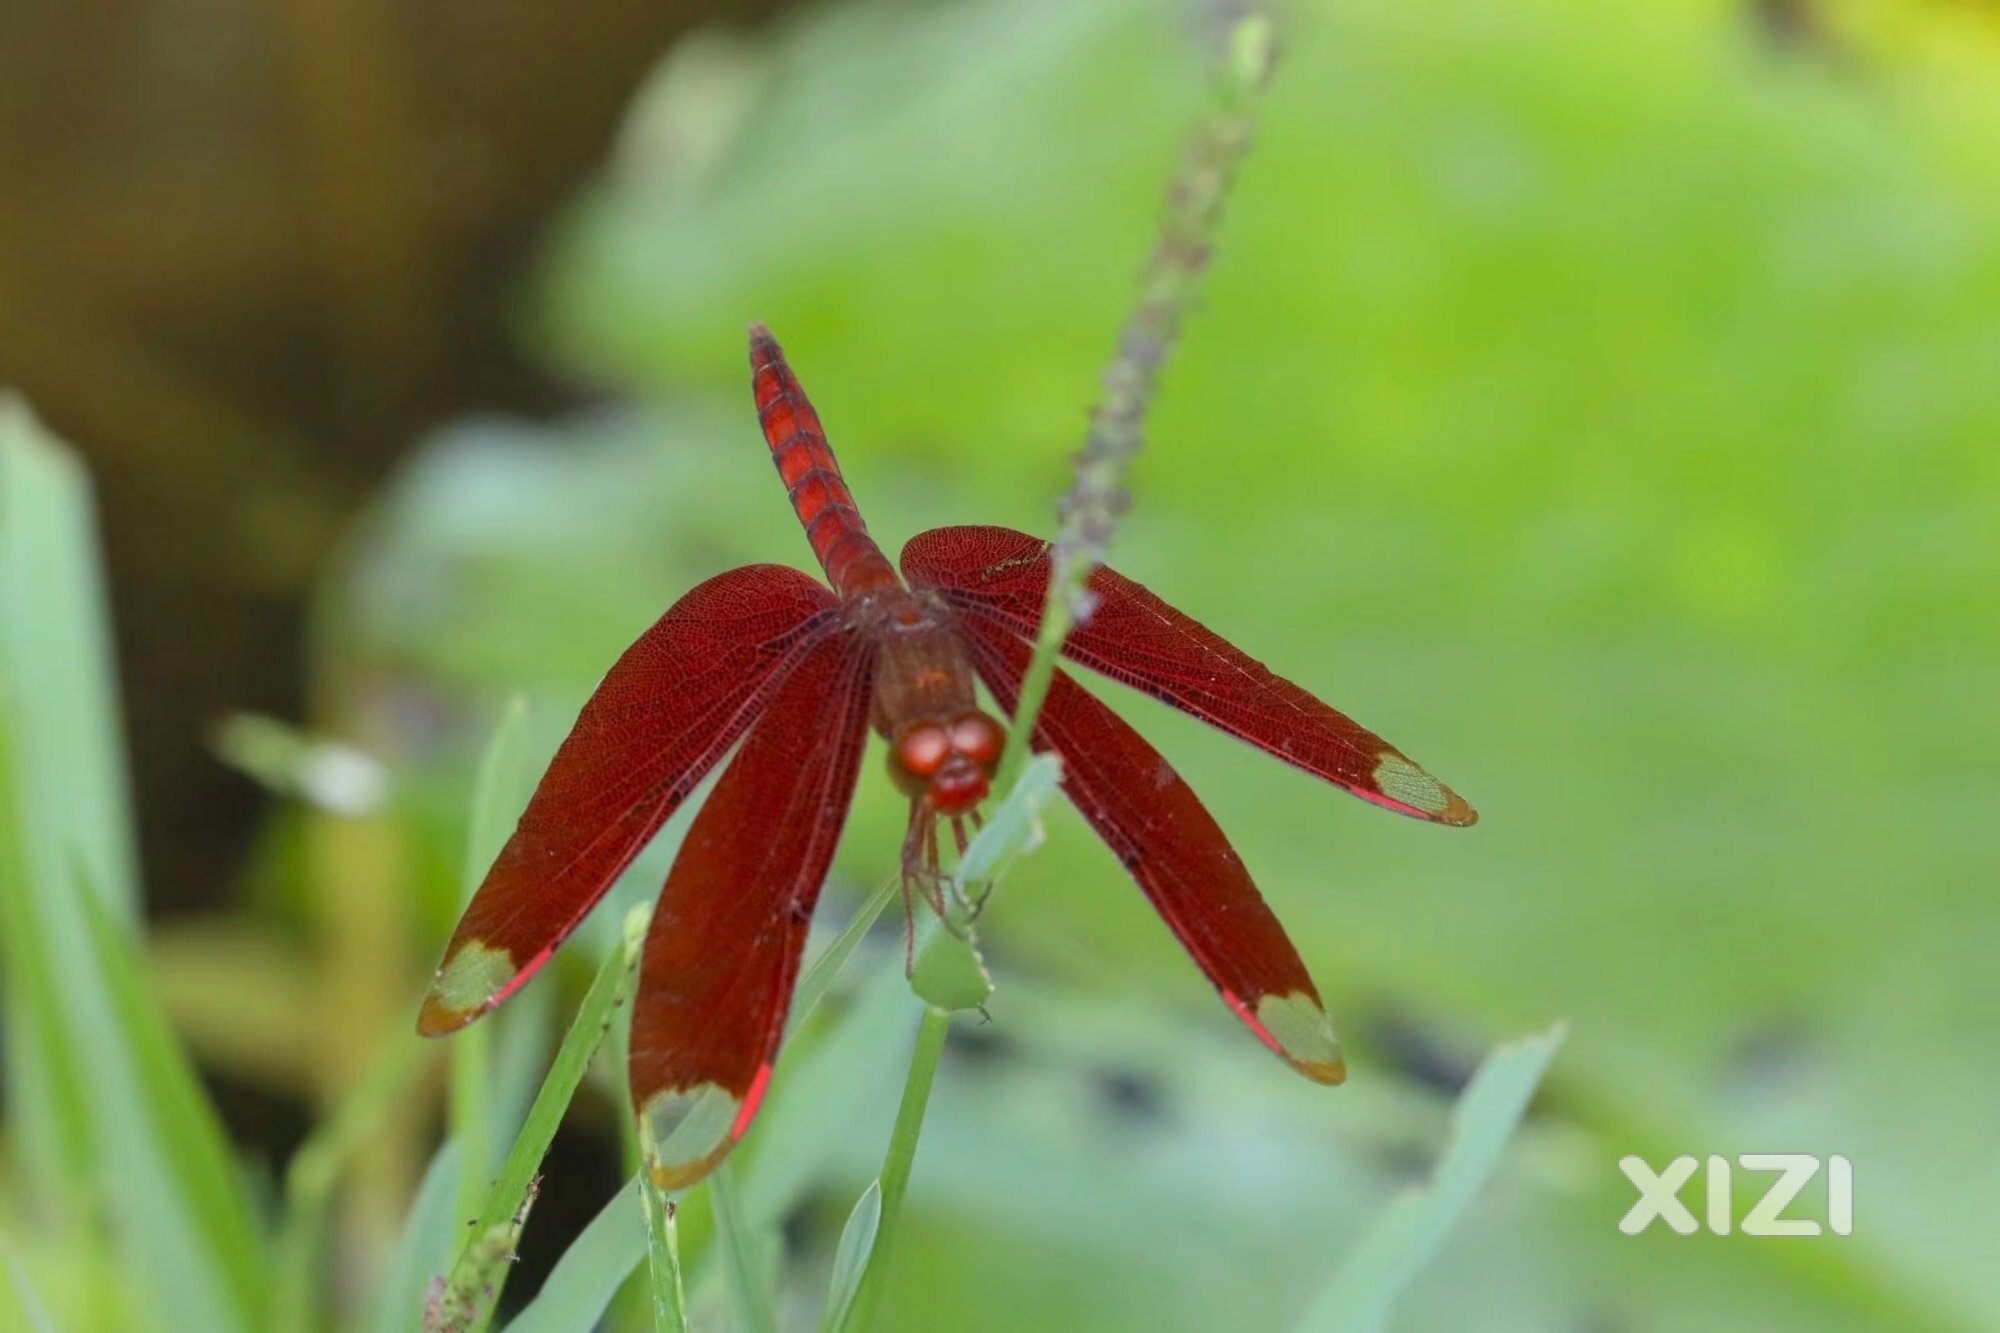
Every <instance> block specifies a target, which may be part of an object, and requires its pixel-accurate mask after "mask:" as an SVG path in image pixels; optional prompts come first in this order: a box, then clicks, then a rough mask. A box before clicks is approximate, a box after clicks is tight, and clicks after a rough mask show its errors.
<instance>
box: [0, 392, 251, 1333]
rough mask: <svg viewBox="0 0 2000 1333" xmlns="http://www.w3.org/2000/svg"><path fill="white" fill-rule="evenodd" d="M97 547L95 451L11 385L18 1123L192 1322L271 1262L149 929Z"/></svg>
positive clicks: (6, 674) (2, 794)
mask: <svg viewBox="0 0 2000 1333" xmlns="http://www.w3.org/2000/svg"><path fill="white" fill-rule="evenodd" d="M95 552H96V532H95V526H94V523H93V521H92V517H91V512H90V501H89V491H88V487H87V485H86V483H85V480H84V476H83V473H82V470H81V469H80V468H79V467H78V466H77V463H76V460H75V459H74V457H73V456H72V455H71V454H70V453H69V451H68V450H67V449H65V448H64V447H63V446H62V445H60V444H59V443H57V442H56V441H55V440H53V439H52V438H50V437H49V436H48V434H47V433H46V432H45V431H43V430H42V429H41V427H40V425H39V424H38V423H37V422H36V421H35V420H34V418H33V417H32V416H31V415H30V414H29V413H28V411H27V409H26V408H25V406H23V405H22V404H21V403H20V402H19V401H18V400H17V399H13V398H11V397H6V396H0V953H4V961H5V963H6V965H7V966H6V969H5V971H6V985H7V1001H8V1003H7V1006H6V1008H7V1011H8V1013H7V1022H8V1033H7V1036H8V1041H7V1043H6V1046H7V1058H8V1060H9V1062H10V1063H9V1069H8V1074H9V1077H8V1079H7V1085H8V1090H9V1098H10V1101H9V1113H10V1121H11V1122H12V1123H11V1125H10V1128H13V1129H14V1130H15V1132H16V1133H18V1134H19V1136H20V1139H21V1143H22V1145H23V1151H22V1152H21V1153H19V1154H17V1156H18V1157H20V1158H26V1159H28V1160H29V1161H30V1162H31V1163H32V1164H33V1165H32V1166H31V1167H30V1170H31V1171H32V1172H33V1173H34V1175H33V1177H32V1178H33V1179H34V1180H35V1183H36V1185H37V1186H38V1187H40V1188H41V1189H42V1190H43V1191H44V1192H45V1193H53V1194H55V1195H56V1196H57V1198H58V1199H60V1201H61V1202H62V1203H63V1204H66V1205H68V1207H67V1208H64V1209H59V1210H57V1212H56V1213H55V1215H56V1216H64V1215H67V1216H69V1217H71V1218H78V1217H80V1214H81V1210H79V1209H78V1205H80V1204H84V1203H86V1202H89V1203H90V1204H92V1205H93V1206H94V1208H95V1210H96V1211H97V1213H98V1214H99V1215H101V1216H107V1217H115V1218H117V1219H118V1221H119V1223H120V1224H119V1225H118V1226H117V1227H115V1228H113V1229H112V1231H111V1236H112V1244H113V1246H114V1247H115V1250H116V1252H117V1254H118V1255H119V1257H120V1259H121V1260H122V1262H121V1263H120V1264H118V1265H117V1270H116V1271H118V1273H119V1275H120V1276H121V1277H123V1278H126V1279H127V1280H128V1281H129V1282H130V1284H131V1287H130V1296H131V1299H130V1300H129V1301H128V1302H127V1304H128V1306H129V1307H130V1308H132V1309H134V1310H138V1311H141V1312H143V1314H144V1315H145V1316H146V1317H150V1318H152V1319H155V1320H158V1321H160V1322H162V1323H165V1322H167V1321H169V1320H171V1321H173V1322H174V1323H175V1324H177V1325H179V1326H183V1327H191V1326H198V1327H202V1328H214V1329H217V1330H224V1331H225V1333H226V1331H227V1330H231V1329H249V1328H257V1327H261V1326H262V1317H263V1314H264V1308H265V1300H266V1289H265V1283H266V1280H267V1267H268V1265H267V1264H266V1262H265V1256H264V1254H263V1249H262V1246H261V1244H260V1243H259V1240H258V1237H257V1234H256V1230H255V1226H254V1223H253V1222H252V1220H251V1217H252V1215H251V1209H250V1206H249V1201H248V1199H247V1197H246V1196H245V1193H244V1189H243V1182H242V1180H241V1178H240V1176H239V1174H238V1171H237V1167H236V1163H235V1161H234V1159H233V1157H232V1156H231V1153H230V1150H229V1146H228V1141H227V1138H226V1136H225V1135H224V1134H223V1132H222V1128H221V1125H220V1123H219V1122H218V1121H217V1119H216V1116H215V1113H214V1108H213V1107H212V1106H210V1105H209V1103H208V1101H207V1099H206V1097H205V1095H204V1094H203V1092H202V1089H201V1085H200V1083H199V1081H198V1080H197V1079H196V1078H195V1075H194V1071H193V1069H192V1067H191V1066H190V1064H189V1063H188V1061H187V1058H186V1055H185V1054H184V1053H183V1052H182V1050H181V1048H180V1046H179V1044H178V1042H177V1041H176V1039H175V1037H174V1035H173V1033H172V1031H171V1030H170V1029H169V1027H168V1026H167V1023H166V1020H165V1018H164V1017H163V1016H162V1014H161V1012H160V1010H159V1008H158V1006H157V1005H156V1004H155V1003H154V1001H153V999H152V997H151V995H150V994H149V991H148V987H147V984H146V979H145V971H144V966H143V964H142V962H141V960H140V955H139V950H138V948H137V947H136V943H135V941H134V937H133V931H134V922H135V920H136V916H137V912H136V902H137V893H136V889H135V887H134V883H133V873H132V866H133V864H134V857H133V853H132V839H131V827H130V816H129V811H128V810H127V808H126V803H125V790H126V782H125V774H124V767H123V763H122V761H121V758H120V753H119V747H118V741H117V736H118V733H119V730H120V727H119V722H118V715H117V707H116V702H115V691H114V689H113V686H112V677H111V668H110V656H109V650H108V642H107V640H108V634H107V632H106V630H105V626H106V624H107V623H108V615H107V613H106V609H105V602H104V595H103V591H102V588H101V586H100V580H99V577H98V569H97V561H96V554H95ZM24 1058H26V1059H27V1060H29V1061H30V1062H31V1063H32V1065H33V1067H32V1068H29V1067H24V1066H23V1065H21V1064H20V1063H18V1062H19V1061H21V1060H23V1059H24ZM51 1202H54V1200H52V1201H51ZM78 1229H79V1232H86V1231H88V1230H89V1227H88V1224H87V1223H81V1222H80V1223H79V1227H78ZM86 1243H89V1242H88V1241H86Z"/></svg>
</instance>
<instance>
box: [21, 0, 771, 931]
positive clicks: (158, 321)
mask: <svg viewBox="0 0 2000 1333" xmlns="http://www.w3.org/2000/svg"><path fill="white" fill-rule="evenodd" d="M782 3H783V0H567V2H566V3H562V4H554V3H549V0H482V3H479V4H455V3H449V2H447V0H165V2H164V3H160V2H157V0H156V2H154V3H145V2H144V0H0V383H11V384H13V385H15V386H16V387H18V388H20V389H21V390H23V391H24V392H25V393H26V394H27V395H28V396H29V398H30V399H31V400H32V401H33V402H34V403H35V405H36V407H37V409H38V410H39V412H40V413H41V414H42V416H43V417H44V418H45V419H46V420H47V421H48V422H49V423H50V424H51V425H52V426H53V427H54V428H55V429H56V430H57V431H58V432H60V433H62V434H63V435H65V436H66V437H67V438H69V440H70V441H71V442H72V443H74V444H75V445H76V446H77V447H78V448H80V449H81V450H82V451H83V452H84V454H85V455H86V457H87V458H88V459H89V460H90V462H91V465H92V468H93V470H94V472H95V474H96V478H97V485H98V490H99V503H100V512H101V519H102V522H103V525H104V530H105V536H106V542H107V545H108V548H109V555H110V561H111V581H112V591H113V599H114V605H115V610H116V615H117V621H118V624H117V633H118V643H119V658H120V661H119V666H120V671H121V674H122V678H123V680H124V682H125V702H126V707H127V719H128V728H129V731H130V733H131V740H132V747H133V752H134V764H135V773H134V780H135V783H136V785H137V787H138V792H137V798H138V808H139V811H140V818H141V829H140V832H141V837H142V841H143V848H144V854H145V858H146V870H147V875H148V880H147V882H148V887H149V895H150V898H151V901H152V903H153V905H154V906H155V907H156V908H164V909H166V910H168V911H174V910H182V909H186V908H188V907H191V906H198V905H200V904H203V903H209V902H213V901H215V899H216V897H217V896H218V895H219V894H221V893H222V892H223V891H224V890H225V888H226V885H227V882H228V880H229V877H230V875H231V872H232V869H233V867H234V864H235V861H236V858H237V857H238V855H239V854H240V851H241V848H242V844H243V842H244V839H245V838H246V837H247V835H248V833H249V830H250V828H251V826H252V823H253V821H254V819H255V817H256V815H257V811H258V804H259V797H258V795H257V793H256V791H255V790H254V789H253V788H252V787H251V786H250V784H249V783H248V782H246V781H244V780H242V779H240V778H238V777H237V776H235V775H233V774H231V773H229V772H227V771H225V770H224V769H222V768H221V767H220V766H219V765H218V764H217V763H216V762H215V761H214V760H213V759H212V758H211V757H210V755H209V753H208V751H207V748H206V744H205V737H206V734H207V731H208V729H209V727H210V726H211V725H212V724H213V722H214V721H215V719H216V718H217V717H219V716H221V715H222V714H224V713H227V712H230V711H233V710H238V709H256V710H263V711H269V712H272V713H276V714H278V715H280V716H284V717H297V716H299V714H300V711H301V708H302V702H303V701H302V695H303V693H304V689H305V685H306V682H305V680H304V661H303V653H302V632H303V626H304V618H305V617H304V612H305V608H306V602H307V598H308V597H309V595H310V592H311V586H312V581H313V579H314V577H315V575H316V573H317V572H318V570H319V568H320V564H321V561H322V559H323V557H324V556H325V555H326V553H327V551H328V549H329V547H330V544H331V543H332V542H333V541H334V540H335V539H336V538H337V536H338V534H339V532H340V531H341V528H342V526H343V524H344V523H345V521H346V520H347V519H348V517H349V516H350V515H351V514H352V513H353V511H354V509H355V508H356V506H357V505H359V504H360V503H361V501H362V500H363V498H364V497H365V496H366V495H367V494H368V492H369V489H370V488H371V486H373V485H374V484H375V483H376V482H377V481H378V480H379V479H380V478H381V476H382V475H383V474H384V472H385V471H386V470H387V469H388V467H389V466H390V464H391V463H392V461H393V460H394V459H395V457H396V456H397V454H398V453H399V452H400V451H402V450H403V449H405V448H406V447H407V446H408V445H409V443H410V442H411V440H412V439H413V438H414V437H415V436H416V435H418V434H419V433H420V432H421V431H422V430H423V429H424V428H425V427H426V426H427V425H429V424H432V423H435V422H437V421H440V420H442V419H444V418H447V417H449V416H451V415H453V414H455V413H457V412H459V411H461V410H464V409H466V408H468V407H471V406H475V405H477V406H482V407H498V408H503V409H510V410H515V411H528V412H533V411H537V410H545V409H547V408H548V407H550V406H552V405H554V404H556V403H559V402H560V401H561V397H562V394H561V389H560V386H557V385H554V384H551V383H549V382H548V381H546V380H545V379H544V378H543V377H541V376H539V375H538V374H537V373H536V371H535V369H534V368H533V367H532V366H530V365H528V364H526V363H525V362H524V361H523V359H522V358H521V356H520V354H519V353H518V351H517V350H516V349H515V347H514V346H513V344H512V342H511V340H510V331H509V328H508V320H507V310H508V302H509V298H510V296H511V294H512V293H513V291H514V289H515V287H516V285H517V283H518V281H519V279H520V277H521V275H522V273H523V272H524V270H525V268H526V267H527V265H528V264H529V263H530V262H531V260H532V258H533V255H534V252H535V247H536V243H537V240H538V237H539V236H540V234H541V232H542V229H543V227H544V224H545V223H546V222H547V220H548V219H549V218H550V216H551V214H552V212H553V211H554V210H555V209H556V208H557V207H558V206H559V205H560V204H561V203H562V201H563V200H564V198H565V197H566V196H567V195H568V194H569V192H570V191H571V190H572V189H573V188H574V187H575V186H576V185H577V184H578V183H579V182H580V181H581V180H583V179H584V178H585V177H586V176H587V175H588V173H589V172H590V171H591V169H592V166H593V164H594V163H595V162H596V161H597V160H598V158H599V157H600V156H601V154H602V153H603V151H604V149H605V147H606V145H607V142H608V140H609V138H610V136H611V134H612V133H613V132H614V130H615V128H616V125H617V122H618V117H619V113H620V111H621V109H622V108H623V106H624V105H625V103H626V101H627V99H628V98H629V97H630V95H631V93H632V91H633V89H634V88H635V86H636V85H637V84H638V82H639V81H640V80H641V78H642V77H643V76H644V75H645V73H646V72H647V70H648V69H649V68H650V67H651V66H652V64H653V63H654V61H655V60H656V59H657V58H658V57H659V56H660V54H661V53H662V52H663V51H664V50H665V49H666V48H667V47H668V46H669V45H670V44H671V43H672V42H673V40H674V39H675V38H676V37H677V36H679V35H681V34H683V33H685V32H687V31H689V30H691V29H693V28H696V27H699V26H703V25H707V24H714V23H730V24H739V25H740V24H745V23H751V22H756V21H759V20H762V19H764V18H766V17H768V15H769V14H770V13H771V12H772V11H774V10H776V9H778V8H779V7H780V6H781V5H782Z"/></svg>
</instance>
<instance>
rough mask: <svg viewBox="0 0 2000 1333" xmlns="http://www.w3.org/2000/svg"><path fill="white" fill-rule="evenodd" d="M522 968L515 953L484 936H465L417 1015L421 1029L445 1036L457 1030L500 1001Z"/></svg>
mask: <svg viewBox="0 0 2000 1333" xmlns="http://www.w3.org/2000/svg"><path fill="white" fill-rule="evenodd" d="M521 976H522V969H521V968H520V966H519V965H518V964H516V963H515V962H514V955H513V954H511V953H509V952H508V951H507V950H505V949H496V948H494V947H493V946H491V945H489V944H487V943H486V942H485V941H484V940H465V941H463V942H462V943H460V944H459V945H457V946H456V947H455V948H453V949H452V951H451V952H450V953H448V954H446V955H445V960H444V963H443V965H442V966H440V967H439V968H438V970H437V976H436V977H435V978H433V979H432V981H431V989H430V993H429V994H428V995H426V996H424V1007H423V1009H422V1011H421V1012H419V1013H418V1015H417V1032H418V1033H419V1034H420V1035H422V1036H426V1037H442V1036H444V1035H445V1034H446V1033H447V1032H456V1031H458V1030H459V1029H460V1028H462V1027H464V1026H465V1025H466V1024H467V1023H470V1022H471V1021H472V1020H473V1019H475V1018H478V1017H479V1016H480V1015H481V1014H483V1013H485V1012H486V1011H487V1010H488V1009H491V1008H492V1007H493V1006H494V1005H496V1004H498V1003H499V1002H500V1000H501V999H502V998H503V997H504V996H505V995H506V993H507V990H508V987H510V986H512V985H515V984H518V980H517V979H519V978H521Z"/></svg>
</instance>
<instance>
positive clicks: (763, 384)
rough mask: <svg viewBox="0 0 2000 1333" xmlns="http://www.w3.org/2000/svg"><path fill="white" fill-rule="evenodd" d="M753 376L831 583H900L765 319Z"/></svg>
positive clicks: (754, 339) (858, 586) (795, 503)
mask: <svg viewBox="0 0 2000 1333" xmlns="http://www.w3.org/2000/svg"><path fill="white" fill-rule="evenodd" d="M750 375H751V390H752V392H753V393H754V394H755V395H756V398H757V421H758V424H760V425H761V426H762V427H763V429H764V441H765V443H767V444H769V445H770V446H771V461H772V462H773V463H775V464H777V467H778V475H779V476H780V477H782V478H783V479H784V482H785V492H786V494H788V495H789V496H790V497H791V501H792V512H793V513H795V514H797V515H798V516H799V522H800V523H801V524H803V525H804V526H805V530H806V540H807V541H809V542H811V543H812V548H813V554H814V555H815V556H817V557H819V564H820V568H821V569H824V570H825V571H826V578H827V582H829V583H831V584H832V585H833V590H834V591H835V592H837V593H839V594H840V595H841V596H842V597H843V598H845V597H850V596H853V595H856V594H859V593H864V592H869V591H872V590H875V589H878V588H894V587H900V586H901V584H902V580H900V579H898V578H897V577H896V570H895V567H894V566H893V565H891V564H890V563H889V558H888V557H887V556H885V555H883V554H882V548H881V547H879V546H877V545H876V544H875V539H874V538H873V537H871V536H869V535H868V525H867V523H865V522H863V521H862V518H861V510H860V508H859V507H858V506H857V505H856V504H855V503H854V493H853V492H852V491H850V490H848V488H847V481H846V479H845V478H843V477H842V476H841V475H840V463H839V461H838V460H836V459H835V458H834V456H833V447H832V446H831V445H829V444H828V443H827V440H826V431H825V430H824V428H822V427H821V426H820V424H819V413H817V412H815V411H814V410H813V405H812V403H811V402H810V401H808V400H807V398H806V394H805V390H804V389H802V388H801V387H799V381H798V377H797V376H796V375H794V374H792V368H791V367H790V366H789V365H787V364H786V362H785V353H784V350H783V349H782V348H780V347H779V346H778V343H777V340H776V339H775V338H773V337H772V336H771V332H770V330H769V329H767V328H765V327H764V326H763V325H761V324H753V325H751V327H750Z"/></svg>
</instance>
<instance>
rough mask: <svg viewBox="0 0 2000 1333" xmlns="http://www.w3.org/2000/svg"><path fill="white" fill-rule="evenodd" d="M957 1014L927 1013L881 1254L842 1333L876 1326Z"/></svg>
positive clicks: (893, 1150) (889, 1175) (895, 1156)
mask: <svg viewBox="0 0 2000 1333" xmlns="http://www.w3.org/2000/svg"><path fill="white" fill-rule="evenodd" d="M950 1028H951V1015H950V1014H949V1013H947V1012H946V1011H944V1010H943V1009H940V1008H938V1007H937V1006H935V1005H929V1006H926V1007H925V1009H924V1021H923V1024H922V1025H921V1026H920V1027H918V1029H917V1045H916V1049H915V1050H914V1051H913V1052H912V1053H911V1055H910V1076H909V1078H908V1079H907V1080H905V1081H904V1083H903V1101H902V1104H901V1105H900V1106H898V1107H897V1108H896V1126H895V1128H894V1129H893V1130H892V1131H891V1132H890V1134H889V1151H888V1152H887V1153H886V1154H884V1156H883V1158H882V1220H881V1223H880V1225H879V1228H878V1230H877V1231H876V1235H875V1251H874V1253H873V1254H872V1255H871V1256H870V1257H869V1260H868V1271H867V1272H866V1273H865V1274H863V1275H862V1278H861V1289H860V1291H858V1292H857V1293H855V1297H854V1304H853V1305H852V1306H851V1307H850V1308H849V1310H848V1316H847V1320H846V1322H845V1323H844V1324H843V1325H842V1333H862V1331H863V1330H865V1329H867V1328H869V1327H871V1326H872V1325H873V1324H874V1322H875V1307H876V1305H877V1303H878V1302H879V1301H880V1299H881V1295H882V1284H883V1280H884V1275H885V1274H886V1273H887V1272H888V1268H889V1252H890V1249H891V1246H890V1241H891V1239H892V1238H893V1237H894V1236H895V1234H896V1217H897V1215H898V1214H899V1213H900V1212H901V1211H902V1208H903V1194H904V1192H905V1191H906V1190H907V1189H908V1188H909V1184H910V1167H911V1164H912V1163H914V1162H915V1161H916V1159H917V1137H918V1135H920V1134H921V1133H922V1132H923V1128H924V1110H925V1108H926V1107H927V1106H929V1104H930V1099H931V1084H932V1083H933V1082H934V1081H935V1080H936V1078H937V1068H938V1061H939V1059H940V1058H941V1057H942V1056H943V1055H944V1038H945V1033H946V1032H947V1031H949V1030H950Z"/></svg>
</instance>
